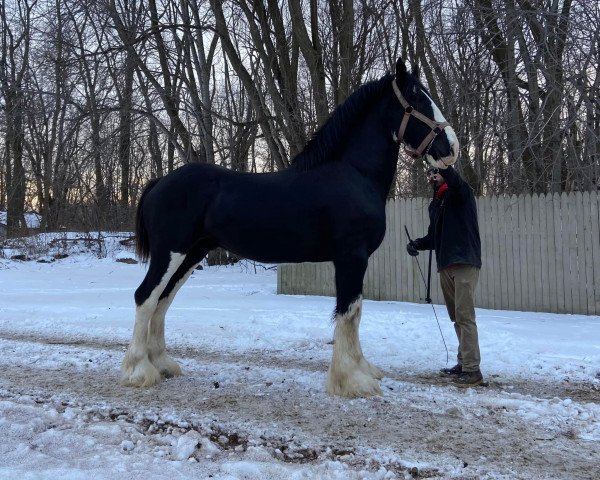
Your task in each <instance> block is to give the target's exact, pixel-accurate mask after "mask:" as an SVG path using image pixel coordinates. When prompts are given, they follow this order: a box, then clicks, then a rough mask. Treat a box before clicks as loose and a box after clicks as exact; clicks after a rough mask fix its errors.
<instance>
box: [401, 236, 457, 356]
mask: <svg viewBox="0 0 600 480" xmlns="http://www.w3.org/2000/svg"><path fill="white" fill-rule="evenodd" d="M404 230H405V231H406V236H407V237H408V241H409V242H412V240H411V238H410V234H409V233H408V228H406V225H404ZM431 253H432V250H429V283H430V285H431ZM414 259H415V261H416V262H417V267H419V273H420V274H421V278H422V279H423V285H424V286H425V288H426V289H427V298H426V299H425V301H426V302H427V303H428V304H429V305H431V308H432V309H433V314H434V315H435V321H436V322H437V326H438V330H439V331H440V335H441V337H442V342H443V344H444V348H445V349H446V365H448V361H449V357H450V356H449V354H448V346H447V345H446V339H445V338H444V333H443V332H442V327H441V325H440V320H439V318H438V316H437V312H436V311H435V307H434V306H433V303H432V302H431V298H430V297H429V290H430V287H429V285H427V281H426V280H425V275H424V274H423V270H422V269H421V264H420V263H419V259H418V258H417V257H414Z"/></svg>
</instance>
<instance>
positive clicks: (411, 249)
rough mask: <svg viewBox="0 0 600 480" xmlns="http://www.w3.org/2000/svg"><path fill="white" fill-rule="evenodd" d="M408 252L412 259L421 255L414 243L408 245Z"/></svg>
mask: <svg viewBox="0 0 600 480" xmlns="http://www.w3.org/2000/svg"><path fill="white" fill-rule="evenodd" d="M406 251H407V252H408V254H409V255H410V256H411V257H416V256H417V255H419V251H418V250H417V246H416V245H415V243H414V242H413V241H410V242H408V243H407V244H406Z"/></svg>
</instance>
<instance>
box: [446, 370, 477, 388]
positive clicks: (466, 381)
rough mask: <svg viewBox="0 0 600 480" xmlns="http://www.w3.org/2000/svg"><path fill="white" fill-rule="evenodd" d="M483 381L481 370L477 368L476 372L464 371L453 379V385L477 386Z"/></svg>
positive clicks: (463, 386)
mask: <svg viewBox="0 0 600 480" xmlns="http://www.w3.org/2000/svg"><path fill="white" fill-rule="evenodd" d="M482 382H483V375H481V370H476V371H474V372H463V373H461V374H460V375H459V376H458V378H456V380H453V381H452V384H453V385H456V386H457V387H462V388H466V387H476V386H477V385H480V384H481V383H482Z"/></svg>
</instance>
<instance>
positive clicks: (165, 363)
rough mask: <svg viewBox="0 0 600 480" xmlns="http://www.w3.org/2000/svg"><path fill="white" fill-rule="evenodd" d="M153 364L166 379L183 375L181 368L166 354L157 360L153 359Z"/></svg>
mask: <svg viewBox="0 0 600 480" xmlns="http://www.w3.org/2000/svg"><path fill="white" fill-rule="evenodd" d="M151 362H152V365H154V367H155V368H156V369H157V370H158V371H159V372H160V374H161V375H162V376H163V377H164V378H173V377H178V376H179V375H181V367H180V366H179V365H178V363H177V362H176V361H174V360H172V359H171V358H170V357H169V356H168V355H167V354H165V353H163V354H161V355H159V356H158V357H157V358H152V357H151Z"/></svg>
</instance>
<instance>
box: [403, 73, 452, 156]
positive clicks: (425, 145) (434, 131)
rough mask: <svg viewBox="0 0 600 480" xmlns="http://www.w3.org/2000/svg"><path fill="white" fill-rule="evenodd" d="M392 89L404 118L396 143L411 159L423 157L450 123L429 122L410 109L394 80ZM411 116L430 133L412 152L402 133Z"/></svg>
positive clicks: (420, 114) (429, 120)
mask: <svg viewBox="0 0 600 480" xmlns="http://www.w3.org/2000/svg"><path fill="white" fill-rule="evenodd" d="M392 87H393V88H394V93H395V94H396V97H398V100H399V101H400V104H401V105H402V107H403V108H404V117H402V122H401V123H400V128H399V129H398V143H403V144H404V151H405V152H406V153H407V154H408V155H410V156H411V157H413V158H420V157H422V156H423V154H424V153H425V154H427V153H429V149H430V148H431V145H432V144H433V141H434V140H435V137H437V136H438V135H439V134H440V133H442V132H443V131H444V128H446V127H449V126H450V123H448V122H441V123H440V122H436V121H434V120H431V119H430V118H429V117H426V116H425V115H423V114H422V113H421V112H419V111H417V110H415V109H414V108H413V107H411V106H410V104H409V103H408V102H407V101H406V99H405V98H404V97H403V96H402V93H401V92H400V89H399V88H398V85H397V84H396V79H394V80H392ZM411 116H412V117H415V118H417V119H418V120H420V121H421V122H423V123H424V124H425V125H427V126H428V127H429V128H431V131H430V132H429V134H428V135H427V136H426V137H425V138H424V139H423V141H422V142H421V145H419V147H418V148H417V149H416V150H413V149H412V148H411V147H409V146H408V145H407V144H406V142H405V141H404V132H405V131H406V126H407V124H408V120H409V119H410V117H411Z"/></svg>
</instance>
